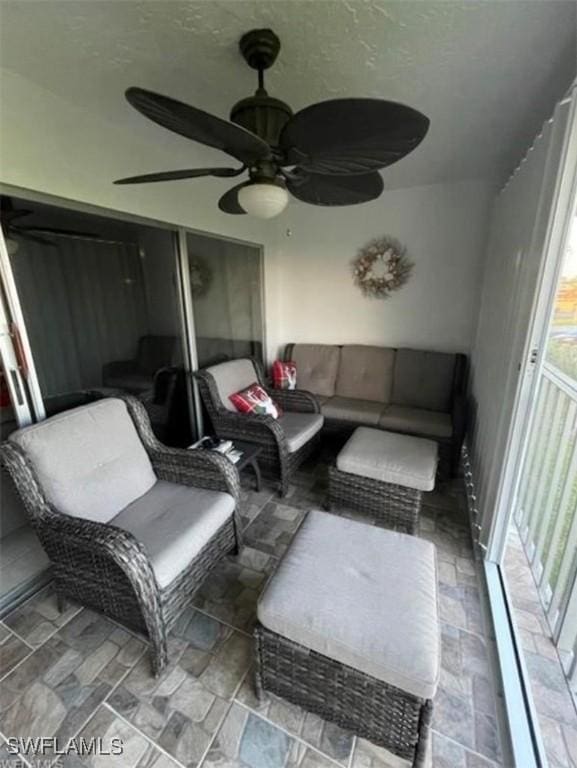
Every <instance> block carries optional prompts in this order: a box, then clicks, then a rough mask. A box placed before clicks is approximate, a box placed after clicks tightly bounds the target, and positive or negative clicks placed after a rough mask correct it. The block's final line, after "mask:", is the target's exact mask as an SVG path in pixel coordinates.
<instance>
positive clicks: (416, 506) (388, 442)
mask: <svg viewBox="0 0 577 768" xmlns="http://www.w3.org/2000/svg"><path fill="white" fill-rule="evenodd" d="M437 462H438V446H437V444H436V443H435V442H433V441H432V440H424V439H423V438H420V437H413V436H411V435H399V434H397V433H394V432H387V431H385V430H379V429H371V428H370V427H359V428H358V429H356V430H355V431H354V432H353V434H352V436H351V437H350V439H349V440H348V442H347V443H346V445H345V446H344V448H343V449H342V450H341V452H340V453H339V455H338V456H337V461H336V466H334V467H330V469H329V488H328V497H327V503H326V508H327V509H332V508H333V507H334V505H342V506H346V507H351V508H353V509H357V510H359V511H361V512H365V513H371V514H373V515H375V516H376V518H377V521H378V522H379V523H381V524H383V525H384V526H385V527H388V528H395V529H397V530H403V531H406V532H407V533H416V532H417V527H418V523H419V515H420V512H421V503H422V498H423V492H424V491H432V490H433V488H434V487H435V475H436V471H437Z"/></svg>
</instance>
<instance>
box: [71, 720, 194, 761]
mask: <svg viewBox="0 0 577 768" xmlns="http://www.w3.org/2000/svg"><path fill="white" fill-rule="evenodd" d="M78 739H79V740H80V739H85V741H86V743H87V744H88V743H90V740H91V739H94V740H95V742H96V741H97V740H98V741H99V744H100V747H101V749H102V751H104V752H107V753H109V754H102V755H94V754H92V755H91V754H89V755H84V756H82V758H78V757H66V758H61V759H60V760H59V768H60V766H61V768H80V766H83V767H84V768H105V766H108V765H110V766H113V767H114V768H179V766H178V764H177V763H175V762H174V760H171V759H170V758H169V757H167V756H166V755H165V754H164V753H163V752H161V751H160V750H159V749H158V747H156V746H155V745H154V744H153V743H152V742H151V741H149V740H148V739H147V738H145V737H144V736H143V735H142V734H141V733H139V732H138V731H137V730H136V729H135V728H133V727H132V726H131V725H129V724H128V723H127V722H126V721H125V720H122V719H121V718H120V717H118V715H116V713H115V712H113V711H112V710H111V709H110V708H109V707H107V706H106V705H103V706H101V707H99V709H98V710H97V711H96V713H95V714H94V715H93V717H92V718H91V719H90V720H89V722H88V723H87V724H86V725H85V726H84V728H83V729H82V730H81V731H80V733H79V734H78ZM119 745H121V749H122V752H121V753H120V754H118V753H117V750H118V748H119Z"/></svg>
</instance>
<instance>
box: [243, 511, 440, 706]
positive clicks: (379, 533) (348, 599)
mask: <svg viewBox="0 0 577 768" xmlns="http://www.w3.org/2000/svg"><path fill="white" fill-rule="evenodd" d="M257 612H258V618H259V620H260V622H261V623H262V624H263V625H264V626H265V627H268V629H270V630H272V631H273V632H276V633H277V634H279V635H282V636H283V637H286V638H288V639H289V640H292V641H293V642H295V643H299V644H300V645H303V646H305V647H306V648H310V649H312V650H314V651H316V652H317V653H321V654H323V655H324V656H328V657H329V658H332V659H336V660H337V661H339V662H341V663H342V664H347V665H348V666H350V667H353V668H354V669H358V670H360V671H361V672H364V673H365V674H367V675H370V676H371V677H374V678H377V679H378V680H382V681H383V682H385V683H389V684H390V685H394V686H396V687H397V688H400V689H401V690H404V691H407V692H408V693H411V694H412V695H414V696H419V697H422V698H423V699H432V698H433V697H434V695H435V691H436V689H437V684H438V681H439V675H440V660H441V659H440V656H441V649H440V627H439V616H438V608H437V567H436V556H435V547H434V546H433V544H431V543H430V542H428V541H424V540H422V539H419V538H417V537H416V536H408V535H406V534H402V533H396V532H394V531H386V530H383V529H380V528H374V527H371V526H368V525H366V524H365V523H360V522H357V521H353V520H347V519H345V518H342V517H337V516H336V515H330V514H327V513H325V512H317V511H312V512H309V514H308V516H307V518H306V519H305V521H304V522H303V524H302V525H301V527H300V529H299V531H298V533H297V534H296V536H295V538H294V539H293V542H292V544H291V546H290V548H289V550H288V551H287V553H286V554H285V556H284V558H283V559H282V560H281V563H280V565H279V566H278V568H277V570H276V572H275V574H274V576H273V578H272V579H271V581H270V582H269V584H268V586H267V587H266V589H265V591H264V593H263V595H262V596H261V598H260V599H259V602H258V609H257Z"/></svg>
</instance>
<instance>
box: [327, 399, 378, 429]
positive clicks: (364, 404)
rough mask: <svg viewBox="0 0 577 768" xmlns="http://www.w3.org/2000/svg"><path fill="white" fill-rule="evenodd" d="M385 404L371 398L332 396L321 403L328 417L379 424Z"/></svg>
mask: <svg viewBox="0 0 577 768" xmlns="http://www.w3.org/2000/svg"><path fill="white" fill-rule="evenodd" d="M384 407H385V406H384V405H383V403H374V402H372V401H370V400H357V399H356V398H352V397H330V398H327V399H326V400H325V401H324V402H323V403H322V404H321V411H322V413H323V416H324V417H325V418H327V419H339V420H340V421H353V422H356V423H358V424H375V425H376V424H378V423H379V418H380V416H381V413H382V412H383V408H384Z"/></svg>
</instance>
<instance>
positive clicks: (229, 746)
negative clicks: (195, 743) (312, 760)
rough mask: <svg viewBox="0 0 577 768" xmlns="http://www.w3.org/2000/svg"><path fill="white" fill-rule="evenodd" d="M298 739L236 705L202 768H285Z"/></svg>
mask: <svg viewBox="0 0 577 768" xmlns="http://www.w3.org/2000/svg"><path fill="white" fill-rule="evenodd" d="M294 743H295V739H293V738H292V737H291V736H289V735H288V734H287V733H285V732H284V731H282V730H281V729H280V728H277V727H276V726H274V725H272V723H269V722H267V721H266V720H263V719H262V718H260V717H258V715H256V714H254V713H253V712H250V711H249V710H248V709H245V708H244V707H241V706H240V704H236V703H235V704H233V705H232V706H231V708H230V709H229V711H228V714H227V716H226V718H225V720H224V722H223V724H222V726H221V727H220V729H219V731H218V733H217V734H216V738H215V739H214V741H213V743H212V745H211V747H210V749H209V751H208V753H207V755H206V758H205V760H204V762H203V764H202V765H203V768H217V767H218V768H224V766H226V768H285V766H286V764H287V760H288V759H289V756H290V754H291V751H292V748H293V745H294Z"/></svg>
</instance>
